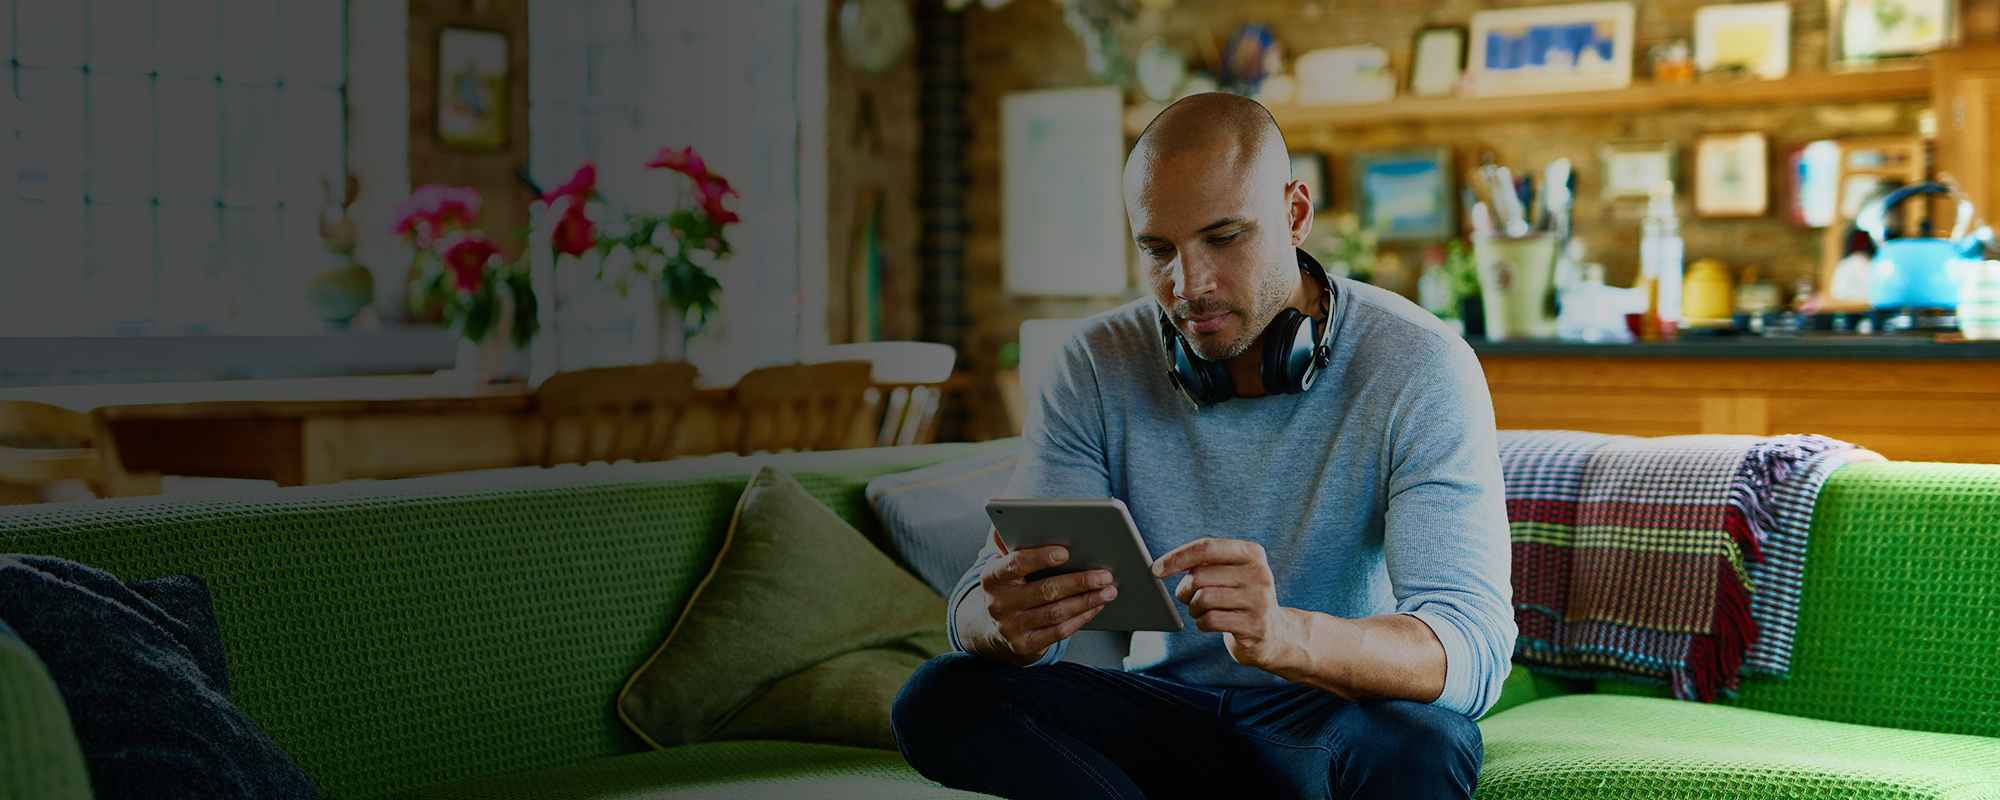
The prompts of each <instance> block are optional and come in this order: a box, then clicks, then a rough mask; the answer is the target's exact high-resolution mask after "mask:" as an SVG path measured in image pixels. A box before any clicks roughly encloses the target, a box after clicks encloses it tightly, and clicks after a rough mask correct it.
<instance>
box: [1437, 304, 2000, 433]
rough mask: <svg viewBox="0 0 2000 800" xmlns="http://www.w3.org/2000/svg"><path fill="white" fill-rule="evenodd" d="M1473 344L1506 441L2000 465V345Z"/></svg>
mask: <svg viewBox="0 0 2000 800" xmlns="http://www.w3.org/2000/svg"><path fill="white" fill-rule="evenodd" d="M1471 344H1472V347H1473V350H1474V352H1476V353H1477V354H1478V355H1479V361H1480V364H1481V366H1482V367H1483V368H1484V370H1485V373H1486V383H1487V388H1488V389H1489V390H1490V391H1491V394H1492V398H1493V415H1494V420H1495V422H1497V423H1498V425H1499V427H1500V428H1502V429H1567V430H1582V431H1598V432H1602V433H1622V434H1630V435H1635V436H1671V435H1683V434H1703V433H1722V434H1750V435H1758V436H1767V435H1773V434H1780V433H1818V434H1824V435H1827V436H1832V437H1835V438H1839V439H1845V440H1847V441H1850V442H1855V443H1857V444H1860V445H1862V446H1864V447H1868V448H1870V449H1873V450H1875V451H1876V452H1879V453H1881V454H1882V455H1884V456H1887V457H1889V458H1893V459H1900V460H1906V461H1957V462H1974V463H2000V342H1934V341H1927V340H1924V339H1922V338H1917V337H1904V336H1874V337H1869V336H1839V335H1817V336H1795V337H1785V338H1780V337H1769V338H1766V337H1749V336H1745V337H1726V338H1725V337H1701V338H1688V339H1680V340H1676V341H1672V342H1651V343H1645V342H1641V343H1633V344H1583V343H1576V342H1559V341H1510V342H1486V341H1474V342H1472V343H1471Z"/></svg>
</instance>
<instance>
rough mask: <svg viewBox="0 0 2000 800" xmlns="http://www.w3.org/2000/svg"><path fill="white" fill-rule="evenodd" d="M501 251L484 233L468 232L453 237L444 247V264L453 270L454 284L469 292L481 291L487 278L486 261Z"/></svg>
mask: <svg viewBox="0 0 2000 800" xmlns="http://www.w3.org/2000/svg"><path fill="white" fill-rule="evenodd" d="M499 252H500V248H498V247H495V246H494V245H493V242H491V241H489V240H487V238H486V234H483V233H477V232H474V233H467V234H462V235H460V236H458V237H457V238H455V239H453V240H452V241H451V244H449V245H446V246H445V249H444V264H445V266H446V267H447V268H449V269H450V270H451V278H452V283H453V285H455V286H457V287H458V288H459V289H461V290H463V291H467V292H476V291H479V287H480V285H481V284H482V283H484V282H485V279H486V262H488V261H490V260H492V258H493V256H494V254H496V253H499Z"/></svg>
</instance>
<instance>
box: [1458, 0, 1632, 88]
mask: <svg viewBox="0 0 2000 800" xmlns="http://www.w3.org/2000/svg"><path fill="white" fill-rule="evenodd" d="M1633 18H1634V11H1633V5H1632V3H1630V2H1603V3H1578V4H1573V5H1560V6H1535V7H1530V8H1509V9H1498V10H1490V11H1480V12H1477V13H1475V14H1473V15H1472V26H1471V31H1472V32H1471V45H1470V46H1471V55H1470V57H1469V58H1468V59H1467V62H1466V63H1467V66H1466V71H1467V74H1468V75H1469V76H1470V78H1471V85H1472V87H1473V88H1474V92H1475V93H1476V94H1479V95H1485V96H1505V95H1523V94H1546V93H1553V92H1578V91H1602V90H1610V89H1623V88H1626V87H1629V86H1631V85H1632V48H1633V41H1634V40H1633Z"/></svg>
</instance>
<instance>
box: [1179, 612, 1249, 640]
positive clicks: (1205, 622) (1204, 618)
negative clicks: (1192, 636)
mask: <svg viewBox="0 0 2000 800" xmlns="http://www.w3.org/2000/svg"><path fill="white" fill-rule="evenodd" d="M1194 627H1195V628H1196V629H1197V630H1201V631H1206V632H1208V633H1233V634H1236V635H1238V636H1249V635H1252V634H1254V633H1255V631H1252V630H1251V628H1250V612H1247V611H1210V612H1208V613H1206V614H1197V615H1195V618H1194Z"/></svg>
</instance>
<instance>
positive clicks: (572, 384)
mask: <svg viewBox="0 0 2000 800" xmlns="http://www.w3.org/2000/svg"><path fill="white" fill-rule="evenodd" d="M694 381H695V368H694V366H693V365H692V364H685V363H662V364H641V365H637V366H629V367H603V368H598V369H585V370H577V371H574V372H559V373H556V374H555V375H551V376H549V379H548V380H546V381H543V382H542V385H541V386H540V387H539V388H537V389H536V390H535V404H536V407H537V409H538V410H539V411H540V412H541V415H542V419H543V420H544V425H543V427H542V432H543V435H542V466H545V467H548V466H554V465H556V464H570V463H588V462H591V461H617V460H620V459H631V460H634V461H664V460H666V459H668V458H672V457H673V455H674V448H675V443H676V441H677V438H678V436H679V433H680V423H681V420H682V419H683V418H684V417H685V416H686V415H687V407H688V403H689V401H690V400H691V399H692V398H693V397H694Z"/></svg>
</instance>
